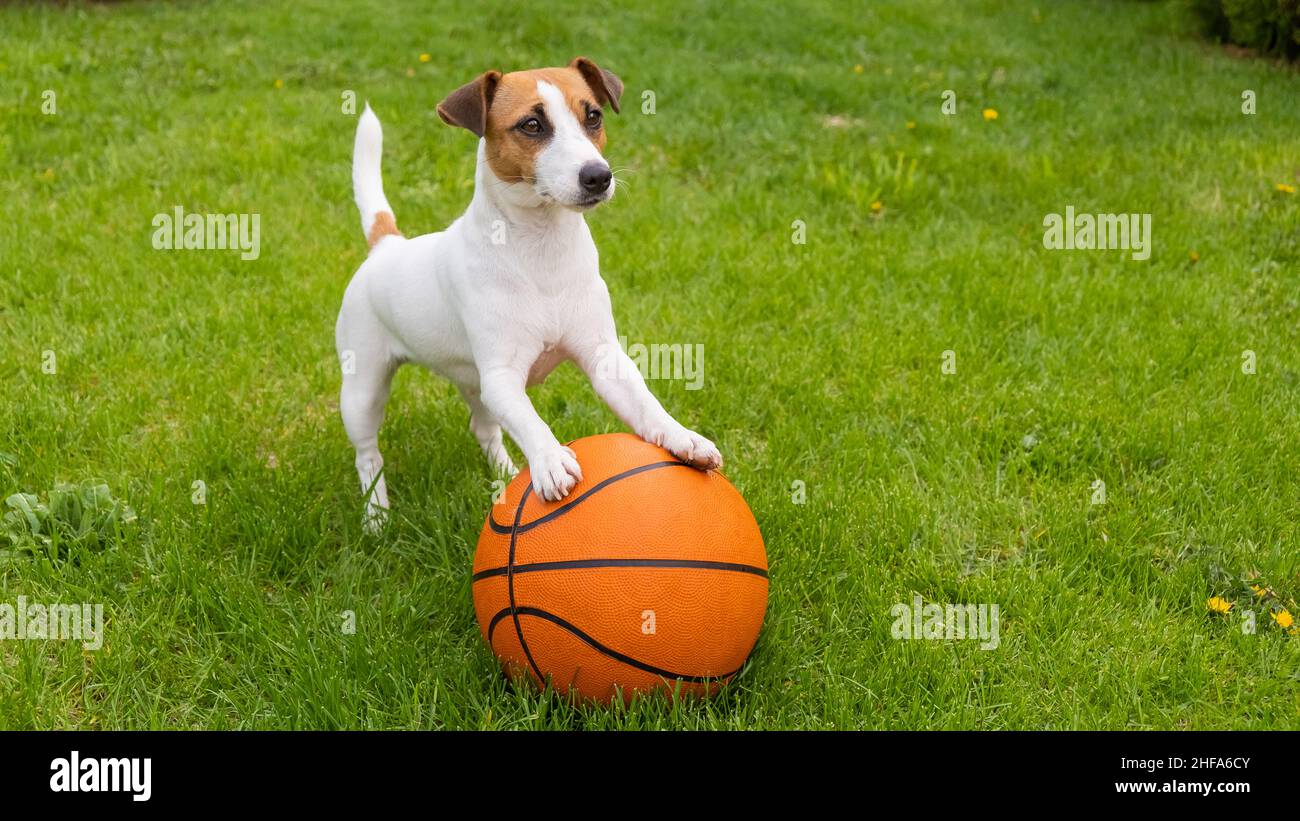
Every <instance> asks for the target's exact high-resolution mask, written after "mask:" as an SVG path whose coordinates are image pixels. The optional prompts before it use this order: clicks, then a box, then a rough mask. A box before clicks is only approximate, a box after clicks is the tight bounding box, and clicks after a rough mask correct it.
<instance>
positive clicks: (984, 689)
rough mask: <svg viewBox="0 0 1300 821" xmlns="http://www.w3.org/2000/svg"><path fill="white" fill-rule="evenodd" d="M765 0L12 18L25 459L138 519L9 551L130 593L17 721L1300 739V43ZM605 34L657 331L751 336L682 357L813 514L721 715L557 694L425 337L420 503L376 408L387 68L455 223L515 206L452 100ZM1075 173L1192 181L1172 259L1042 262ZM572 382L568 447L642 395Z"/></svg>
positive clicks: (24, 487) (401, 380) (7, 655)
mask: <svg viewBox="0 0 1300 821" xmlns="http://www.w3.org/2000/svg"><path fill="white" fill-rule="evenodd" d="M740 5H742V4H739V3H721V2H718V3H712V2H703V3H695V4H680V5H678V4H673V3H669V2H662V1H659V0H656V2H644V3H620V4H613V3H603V2H591V0H584V2H567V0H566V1H565V2H555V1H554V0H547V2H545V3H522V4H521V3H495V2H493V3H487V4H484V3H468V2H464V3H430V2H427V0H422V1H421V2H398V3H388V2H386V3H380V2H377V1H376V2H369V3H361V2H355V1H354V0H346V2H345V0H333V2H317V3H254V2H221V3H218V2H202V3H187V4H183V5H182V4H177V5H171V4H162V3H146V2H129V3H120V4H117V3H115V4H107V5H85V6H83V5H76V4H74V5H71V6H66V7H65V6H60V7H52V6H47V5H45V4H41V5H31V6H28V5H19V6H5V7H4V8H2V9H0V88H3V91H4V93H3V95H2V96H0V118H2V122H3V130H2V131H0V160H2V162H0V195H2V196H0V217H2V218H0V252H2V264H0V391H2V393H0V396H2V398H0V409H2V411H3V412H2V413H0V453H4V454H8V456H7V457H5V458H3V459H0V493H3V495H4V496H8V495H9V494H11V493H16V492H19V491H24V492H30V493H44V492H46V491H47V490H48V489H50V488H51V487H53V486H54V485H55V484H56V483H59V482H77V481H80V480H83V479H87V478H90V477H100V478H102V479H104V480H105V481H106V482H107V483H108V485H109V487H110V488H111V489H112V491H113V493H114V494H115V495H116V496H118V497H120V498H122V499H125V500H126V501H128V502H129V503H130V504H131V506H132V507H133V508H134V509H135V510H136V512H137V513H138V520H137V522H136V523H135V525H134V526H133V527H131V528H128V529H127V531H126V534H125V536H124V537H123V538H122V539H120V540H118V541H117V542H116V543H114V544H112V545H111V546H109V547H108V548H106V549H100V550H91V549H88V548H78V549H74V550H73V551H72V553H71V555H70V556H68V557H67V558H66V559H63V560H52V559H51V558H49V557H48V555H47V556H43V557H36V558H33V557H30V556H27V555H16V556H10V557H9V558H8V559H4V560H0V603H4V602H9V603H14V602H15V601H16V599H17V597H18V596H26V597H27V598H28V599H29V600H31V601H37V602H94V603H102V604H103V605H104V611H105V616H106V620H107V628H106V638H105V642H104V647H103V648H102V649H101V650H98V651H86V650H83V649H82V647H81V646H80V644H79V643H76V642H46V641H0V728H27V727H36V728H53V727H89V728H141V729H143V728H237V727H239V728H345V727H346V728H614V727H620V728H917V729H937V728H979V729H992V728H1049V727H1051V728H1116V729H1117V728H1273V727H1291V728H1295V727H1297V726H1300V672H1298V671H1300V636H1295V635H1287V634H1286V633H1285V632H1284V631H1283V630H1282V629H1280V628H1279V627H1278V626H1277V625H1276V624H1275V623H1274V622H1273V620H1272V619H1271V618H1270V617H1269V616H1268V615H1267V613H1266V610H1265V609H1264V608H1267V607H1269V606H1272V605H1278V604H1287V602H1288V600H1294V599H1296V598H1297V597H1298V596H1300V552H1298V551H1297V543H1298V540H1300V533H1297V521H1298V520H1300V490H1298V488H1297V467H1298V466H1300V459H1298V454H1297V444H1300V415H1298V414H1297V412H1296V409H1297V402H1300V353H1298V348H1297V346H1298V345H1300V333H1298V332H1297V329H1298V326H1300V290H1297V275H1298V274H1300V252H1298V251H1297V248H1298V240H1300V195H1296V194H1289V193H1287V191H1286V190H1282V189H1279V188H1278V185H1279V184H1289V185H1292V186H1295V185H1300V179H1298V176H1300V74H1297V72H1296V70H1294V69H1288V68H1285V67H1281V66H1278V65H1276V64H1274V63H1270V62H1266V61H1262V60H1255V59H1249V58H1241V57H1235V56H1231V55H1229V54H1228V53H1226V52H1225V51H1223V50H1222V49H1219V48H1218V47H1216V46H1213V45H1211V44H1208V43H1206V42H1204V41H1202V40H1201V39H1199V37H1198V36H1197V35H1196V33H1195V31H1194V30H1193V28H1192V25H1191V23H1190V22H1189V21H1188V20H1187V18H1186V17H1185V15H1184V12H1183V11H1182V9H1181V8H1180V7H1179V6H1178V5H1176V4H1174V5H1166V4H1163V3H1138V2H1118V1H1117V2H1083V1H1082V0H1079V1H1078V2H1041V0H1040V2H1037V3H1035V2H1016V1H1014V0H1007V1H1006V2H995V1H994V0H981V1H980V2H963V3H953V2H945V1H944V0H924V2H918V1H917V0H890V1H889V2H879V3H870V4H866V3H832V2H825V3H798V4H784V5H783V4H778V5H776V6H774V5H772V4H767V3H748V4H744V5H747V6H748V7H747V8H737V7H738V6H740ZM421 54H428V55H431V59H429V60H428V61H427V62H422V61H421V59H420V55H421ZM579 54H582V55H586V56H588V57H591V58H593V59H595V60H596V61H597V62H599V63H600V64H601V65H603V66H604V67H606V68H609V69H611V70H613V71H615V72H617V73H618V74H619V75H621V77H622V78H623V80H624V82H625V83H626V87H627V90H626V93H625V97H624V110H623V114H622V116H621V117H613V116H611V117H610V118H609V131H610V144H609V147H608V149H607V154H608V156H609V157H610V158H611V161H612V163H613V164H614V166H615V167H616V168H625V169H627V171H626V172H625V173H624V176H625V178H626V180H627V181H628V187H627V190H625V191H623V192H621V193H620V195H619V196H618V198H616V199H615V201H614V202H613V203H612V204H611V205H610V206H607V207H605V208H602V209H600V210H598V211H596V212H595V213H593V214H592V215H591V216H590V217H589V222H590V224H591V227H592V231H593V233H594V235H595V237H596V242H597V244H598V246H599V248H600V252H601V261H602V269H603V272H604V276H605V279H606V280H607V282H608V283H609V286H610V290H611V292H612V294H613V297H614V306H615V315H616V319H617V320H618V322H619V325H620V331H621V332H623V333H625V334H627V335H628V337H629V338H630V339H631V340H632V341H642V342H647V343H650V342H687V343H698V344H702V345H704V348H705V352H706V356H705V369H706V371H705V372H706V378H705V387H704V389H703V390H698V391H688V390H686V389H685V386H684V384H683V383H682V382H680V381H678V382H673V381H658V382H653V383H651V387H652V389H653V390H654V391H655V393H656V394H657V395H658V396H659V397H660V398H661V399H662V400H663V401H664V404H665V405H666V406H667V407H668V408H669V409H670V410H671V411H672V412H673V413H674V414H675V415H676V416H677V417H678V418H679V419H680V420H681V421H682V422H683V423H684V424H686V425H688V426H690V427H694V428H696V429H698V430H700V431H701V432H702V433H704V434H705V435H707V436H710V437H711V438H713V439H714V440H715V441H717V443H718V445H719V446H720V447H721V449H722V451H723V454H724V455H725V457H726V459H727V468H726V473H727V475H728V476H729V478H730V479H731V480H732V482H733V483H735V485H736V486H737V487H738V488H739V489H740V490H741V492H742V493H744V495H745V497H746V499H747V500H748V502H749V504H750V506H751V507H752V509H753V511H754V514H755V516H756V517H757V519H758V521H759V523H760V525H761V526H762V529H763V532H764V535H765V538H766V541H767V550H768V556H769V561H770V563H771V568H772V580H771V594H770V601H769V605H768V612H767V621H766V624H765V627H764V630H763V634H762V636H761V637H760V639H759V643H758V646H757V648H756V650H755V652H754V654H753V656H752V659H751V661H750V664H749V665H748V667H747V668H746V669H745V670H744V672H743V675H742V676H741V677H740V678H739V679H738V680H737V681H736V682H735V683H734V684H733V685H732V686H731V687H729V688H728V689H727V690H726V691H725V692H724V693H723V694H722V695H721V696H720V697H717V698H715V699H713V700H711V701H707V702H705V701H700V702H688V703H678V704H673V703H670V702H668V701H666V700H649V701H639V702H636V703H634V704H633V705H632V706H631V707H630V708H628V709H620V710H617V711H609V710H602V709H592V708H576V707H572V706H569V705H568V704H567V703H565V702H563V701H562V700H560V699H558V698H554V697H544V696H540V695H537V694H533V693H528V692H519V691H517V690H514V689H512V688H510V687H508V686H507V685H506V684H505V683H504V682H503V681H502V679H501V677H500V676H499V674H498V670H497V667H496V663H495V661H494V659H493V658H492V656H491V654H490V653H489V651H488V650H487V648H486V647H485V646H484V644H483V642H482V639H481V638H480V636H479V632H478V627H477V625H476V623H475V620H474V614H473V609H472V607H471V602H470V580H469V568H470V562H471V558H472V555H473V551H474V546H475V542H476V540H477V536H478V531H479V528H480V527H481V526H482V523H483V519H484V517H485V516H486V514H487V512H488V509H489V506H490V498H489V494H490V491H491V486H490V481H491V476H490V475H489V473H488V471H487V469H486V466H485V462H484V460H483V458H482V456H481V454H480V452H479V450H478V447H477V445H476V443H475V442H474V440H473V437H472V436H471V434H470V433H469V431H468V429H467V421H468V414H467V412H466V410H465V408H464V405H463V403H462V402H461V400H460V398H459V396H458V395H457V394H456V392H455V390H454V389H453V388H452V387H451V386H450V385H449V384H448V383H446V382H444V381H443V380H441V379H438V378H435V377H432V376H430V375H429V374H427V373H423V372H419V371H416V370H414V369H404V370H403V371H401V372H400V373H399V375H398V378H397V382H396V385H395V388H394V393H393V398H392V400H391V402H390V405H389V413H388V421H387V423H386V425H385V428H384V430H383V432H382V434H381V443H382V447H383V450H384V455H385V458H386V461H387V472H388V475H389V477H390V483H391V485H390V486H391V488H392V491H393V492H392V496H393V505H394V520H393V521H392V523H391V525H390V527H389V529H388V531H387V533H385V534H384V535H383V536H382V538H371V537H368V536H366V535H365V534H363V532H362V531H361V527H360V524H361V496H360V493H359V492H358V488H357V487H356V486H355V483H356V474H355V472H354V469H353V464H352V460H353V454H352V451H351V449H350V446H349V444H348V442H347V439H346V437H345V436H344V432H343V428H342V425H341V423H340V421H339V418H338V407H337V405H338V403H337V392H338V383H339V377H338V365H337V362H336V359H335V352H334V341H333V324H334V318H335V316H336V312H337V310H338V305H339V299H340V297H341V295H342V292H343V288H344V287H345V285H346V284H347V282H348V279H349V277H350V276H351V274H352V272H353V271H354V270H355V269H356V267H357V266H358V265H359V264H360V263H361V261H362V260H363V259H364V257H365V253H366V247H365V243H364V242H363V240H362V237H361V235H360V230H359V228H358V224H357V222H358V221H357V216H356V211H355V207H354V205H353V203H352V196H351V180H350V171H349V168H350V152H351V145H352V138H353V130H354V126H355V116H354V115H351V114H346V113H343V111H342V110H341V109H342V105H341V103H342V95H343V93H344V92H345V91H347V90H352V91H355V93H356V96H357V99H358V101H359V103H360V101H364V100H367V99H368V100H369V101H370V103H371V104H372V105H373V106H374V108H375V109H376V111H377V113H378V114H379V116H380V118H381V120H382V121H383V123H384V127H385V138H386V144H385V152H386V153H385V158H384V175H385V183H386V187H387V191H388V195H389V199H390V200H392V202H393V205H394V207H395V208H396V211H397V217H398V221H399V224H400V225H401V226H402V228H403V229H404V230H405V231H406V232H407V233H408V234H417V233H424V232H428V231H434V230H440V229H441V228H443V227H444V226H445V225H446V224H447V223H449V222H450V221H451V220H452V219H454V218H455V217H456V216H457V215H458V214H459V213H460V212H461V211H462V210H463V209H464V207H465V205H466V204H467V203H468V200H469V197H470V194H471V182H470V181H471V179H472V170H473V140H472V138H470V137H469V136H468V135H467V134H466V133H465V132H464V131H461V130H457V129H452V128H448V127H447V126H445V125H443V124H442V123H441V122H440V121H439V119H438V117H437V115H436V114H435V111H434V106H435V105H436V103H437V102H438V101H439V100H440V99H442V97H443V96H445V94H446V93H448V92H449V91H451V90H452V89H454V88H456V87H457V86H459V85H460V84H462V83H464V82H466V81H468V80H470V79H472V78H473V77H474V76H475V75H476V74H478V73H479V72H481V71H482V70H484V69H487V68H499V69H514V68H527V67H534V66H539V65H562V64H564V63H566V62H568V60H569V59H570V58H572V57H573V56H575V55H579ZM947 89H951V90H953V91H955V92H956V101H957V112H956V114H954V115H951V116H948V115H945V114H943V113H941V110H940V106H941V103H942V99H941V96H942V95H943V93H944V91H945V90H947ZM1247 89H1249V90H1252V91H1254V92H1255V95H1256V99H1257V107H1258V110H1257V113H1255V114H1253V115H1245V114H1243V113H1242V111H1241V105H1242V99H1241V98H1242V92H1243V91H1244V90H1247ZM45 90H53V91H54V92H55V94H56V101H57V113H54V114H44V113H42V102H43V92H44V91H45ZM645 90H651V91H653V92H654V94H655V104H656V111H655V113H654V114H653V115H648V114H645V113H643V112H642V110H641V109H642V93H643V91H645ZM984 109H993V110H996V112H997V117H996V119H986V117H985V116H984V115H983V114H982V112H983V110H984ZM873 203H879V205H878V206H873ZM176 205H181V206H183V207H184V208H185V209H186V210H187V211H191V212H220V213H227V212H234V213H258V214H260V215H261V249H260V250H261V255H260V257H259V258H258V259H256V260H253V261H240V259H239V255H238V252H236V251H181V252H169V251H157V250H154V249H153V247H152V245H151V236H152V233H153V228H152V226H151V220H152V219H153V216H154V215H155V214H157V213H159V212H170V210H171V209H172V208H173V207H174V206H176ZM1066 206H1073V207H1074V208H1075V209H1076V210H1077V211H1080V212H1090V213H1099V212H1106V213H1112V212H1113V213H1129V212H1137V213H1150V214H1151V215H1152V225H1153V228H1152V239H1153V242H1152V246H1153V251H1152V254H1151V258H1150V259H1149V260H1147V261H1135V260H1133V259H1131V258H1130V255H1129V254H1128V253H1125V252H1121V251H1092V252H1086V251H1065V250H1059V251H1058V250H1048V249H1045V248H1044V247H1043V242H1042V233H1043V227H1042V224H1043V223H1042V221H1043V218H1044V215H1046V214H1049V213H1061V212H1063V211H1064V209H1065V207H1066ZM796 220H801V221H803V223H804V225H806V239H807V241H806V243H805V244H796V243H794V242H792V233H793V231H794V229H793V228H792V225H793V223H794V222H795V221H796ZM1247 350H1249V351H1253V352H1254V356H1255V363H1256V367H1255V373H1253V374H1249V373H1244V372H1243V367H1242V366H1243V352H1244V351H1247ZM46 351H53V352H54V354H55V357H56V360H57V372H56V373H54V374H49V373H45V372H44V370H43V368H42V365H43V362H44V359H45V357H46V354H45V352H46ZM945 351H952V352H954V354H955V361H956V373H952V374H945V373H943V371H942V365H943V363H944V352H945ZM532 396H533V401H534V402H535V403H536V404H537V407H538V410H539V411H540V412H541V414H542V416H543V418H545V419H546V420H547V421H548V422H549V423H550V424H551V425H552V427H553V428H554V430H555V432H556V434H557V436H559V437H560V438H561V439H562V440H567V439H574V438H578V437H581V436H586V435H590V434H594V433H600V432H605V431H612V430H619V429H620V426H619V423H618V421H617V419H615V418H614V417H613V415H612V414H611V413H610V412H609V411H608V410H607V409H605V408H604V407H603V406H602V405H601V404H600V402H599V401H598V400H597V398H596V397H595V396H594V394H593V393H592V392H591V390H590V388H589V387H588V385H587V384H585V380H584V379H583V377H582V376H581V375H580V374H579V373H578V372H577V370H576V369H574V368H573V367H572V366H566V367H564V368H562V369H561V370H560V371H558V372H557V373H556V374H555V375H554V376H552V377H551V379H550V381H548V382H547V384H546V385H544V386H542V387H540V388H538V389H535V390H534V391H533V394H532ZM1097 480H1101V481H1103V482H1104V483H1105V502H1104V504H1093V503H1092V502H1093V501H1094V495H1095V491H1094V489H1093V486H1094V482H1096V481H1097ZM195 481H202V482H204V483H205V485H206V488H207V499H206V504H204V505H196V504H194V502H193V501H192V496H193V494H194V490H193V489H192V488H193V483H194V482H195ZM795 482H803V483H805V485H806V489H807V499H806V503H805V504H796V503H795V502H794V501H793V492H792V486H793V484H794V483H795ZM0 546H2V545H0ZM1257 575H1258V576H1260V577H1262V579H1263V580H1264V581H1263V582H1262V583H1261V586H1262V587H1263V586H1267V587H1270V588H1271V589H1272V590H1273V591H1275V597H1265V598H1263V599H1261V600H1260V601H1261V602H1263V604H1262V605H1260V606H1259V607H1258V612H1259V623H1258V630H1257V632H1256V633H1254V634H1248V633H1244V632H1243V631H1242V629H1241V624H1242V619H1241V617H1240V616H1239V613H1240V612H1241V611H1242V610H1244V609H1246V608H1247V607H1248V606H1249V605H1250V601H1249V599H1250V594H1249V592H1247V593H1244V594H1242V593H1241V591H1242V589H1243V579H1248V578H1254V577H1255V576H1257ZM914 595H920V596H921V597H922V598H923V599H924V600H925V601H926V602H937V603H996V604H998V606H999V608H1000V614H1001V620H1000V635H1001V643H1000V646H999V647H998V648H997V649H995V650H981V649H979V647H978V646H977V643H976V642H971V641H896V640H894V639H893V638H892V637H891V630H890V627H891V623H892V621H893V618H892V616H891V615H890V612H889V611H890V608H891V606H892V605H893V604H895V603H896V602H910V601H912V598H913V596H914ZM1215 595H1221V596H1224V597H1227V598H1230V599H1232V600H1234V601H1236V602H1237V604H1236V605H1235V606H1234V609H1233V611H1232V612H1231V613H1230V614H1229V615H1228V616H1227V617H1221V616H1216V615H1213V614H1211V613H1210V612H1209V611H1208V609H1207V605H1206V602H1207V599H1208V598H1210V597H1211V596H1215ZM1288 606H1290V607H1292V608H1293V603H1292V604H1289V605H1288ZM349 610H350V611H353V612H354V613H355V615H356V632H355V634H353V635H349V634H346V633H345V632H343V631H342V630H341V629H340V625H341V620H340V616H339V614H340V613H342V612H344V611H349ZM1292 612H1294V609H1292Z"/></svg>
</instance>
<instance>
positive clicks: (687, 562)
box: [470, 559, 767, 582]
mask: <svg viewBox="0 0 1300 821" xmlns="http://www.w3.org/2000/svg"><path fill="white" fill-rule="evenodd" d="M588 567H683V568H688V569H693V570H725V571H731V572H735V573H752V574H753V575H755V576H762V577H763V578H765V579H766V578H767V571H766V570H764V569H763V568H761V567H755V566H754V565H752V564H738V563H736V562H709V561H700V560H695V559H574V560H572V561H564V562H532V563H530V564H517V565H515V569H514V572H515V573H539V572H543V571H547V570H579V569H583V568H588ZM507 570H508V568H505V567H491V568H488V569H487V570H480V571H479V572H477V573H475V574H474V575H473V576H471V577H470V581H472V582H477V581H482V580H483V579H488V578H492V577H494V576H504V575H505V574H506V572H507Z"/></svg>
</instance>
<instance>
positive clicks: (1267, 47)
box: [1190, 0, 1300, 60]
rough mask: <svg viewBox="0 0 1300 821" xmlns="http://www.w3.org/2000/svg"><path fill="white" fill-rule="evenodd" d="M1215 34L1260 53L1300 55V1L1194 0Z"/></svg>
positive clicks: (1207, 27) (1204, 22) (1207, 28)
mask: <svg viewBox="0 0 1300 821" xmlns="http://www.w3.org/2000/svg"><path fill="white" fill-rule="evenodd" d="M1190 2H1191V6H1192V11H1194V12H1195V13H1196V16H1197V17H1198V18H1200V21H1201V24H1202V26H1204V28H1205V31H1206V33H1207V34H1209V35H1210V36H1211V37H1214V38H1216V39H1218V40H1221V41H1223V42H1227V43H1235V44H1236V45H1239V46H1245V47H1246V48H1251V49H1255V50H1256V51H1258V52H1259V53H1260V54H1276V55H1281V56H1284V57H1287V58H1289V59H1292V60H1294V59H1296V58H1298V57H1300V0H1190Z"/></svg>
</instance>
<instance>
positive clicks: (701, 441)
mask: <svg viewBox="0 0 1300 821" xmlns="http://www.w3.org/2000/svg"><path fill="white" fill-rule="evenodd" d="M649 441H651V442H653V443H654V444H656V445H659V446H660V447H662V448H663V449H664V450H667V451H668V452H669V453H671V454H672V455H673V456H676V457H677V458H678V459H681V460H682V461H683V462H685V463H686V464H688V465H691V466H693V467H697V468H700V469H701V470H716V469H717V468H720V467H722V453H721V452H720V451H719V450H718V446H717V445H715V444H713V443H712V442H710V441H709V440H708V439H705V438H704V437H703V436H700V435H699V434H698V433H696V432H695V431H693V430H688V429H687V428H683V427H679V428H678V429H677V430H674V431H668V432H666V433H663V434H659V435H658V436H657V437H655V438H653V439H650V440H649Z"/></svg>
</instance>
